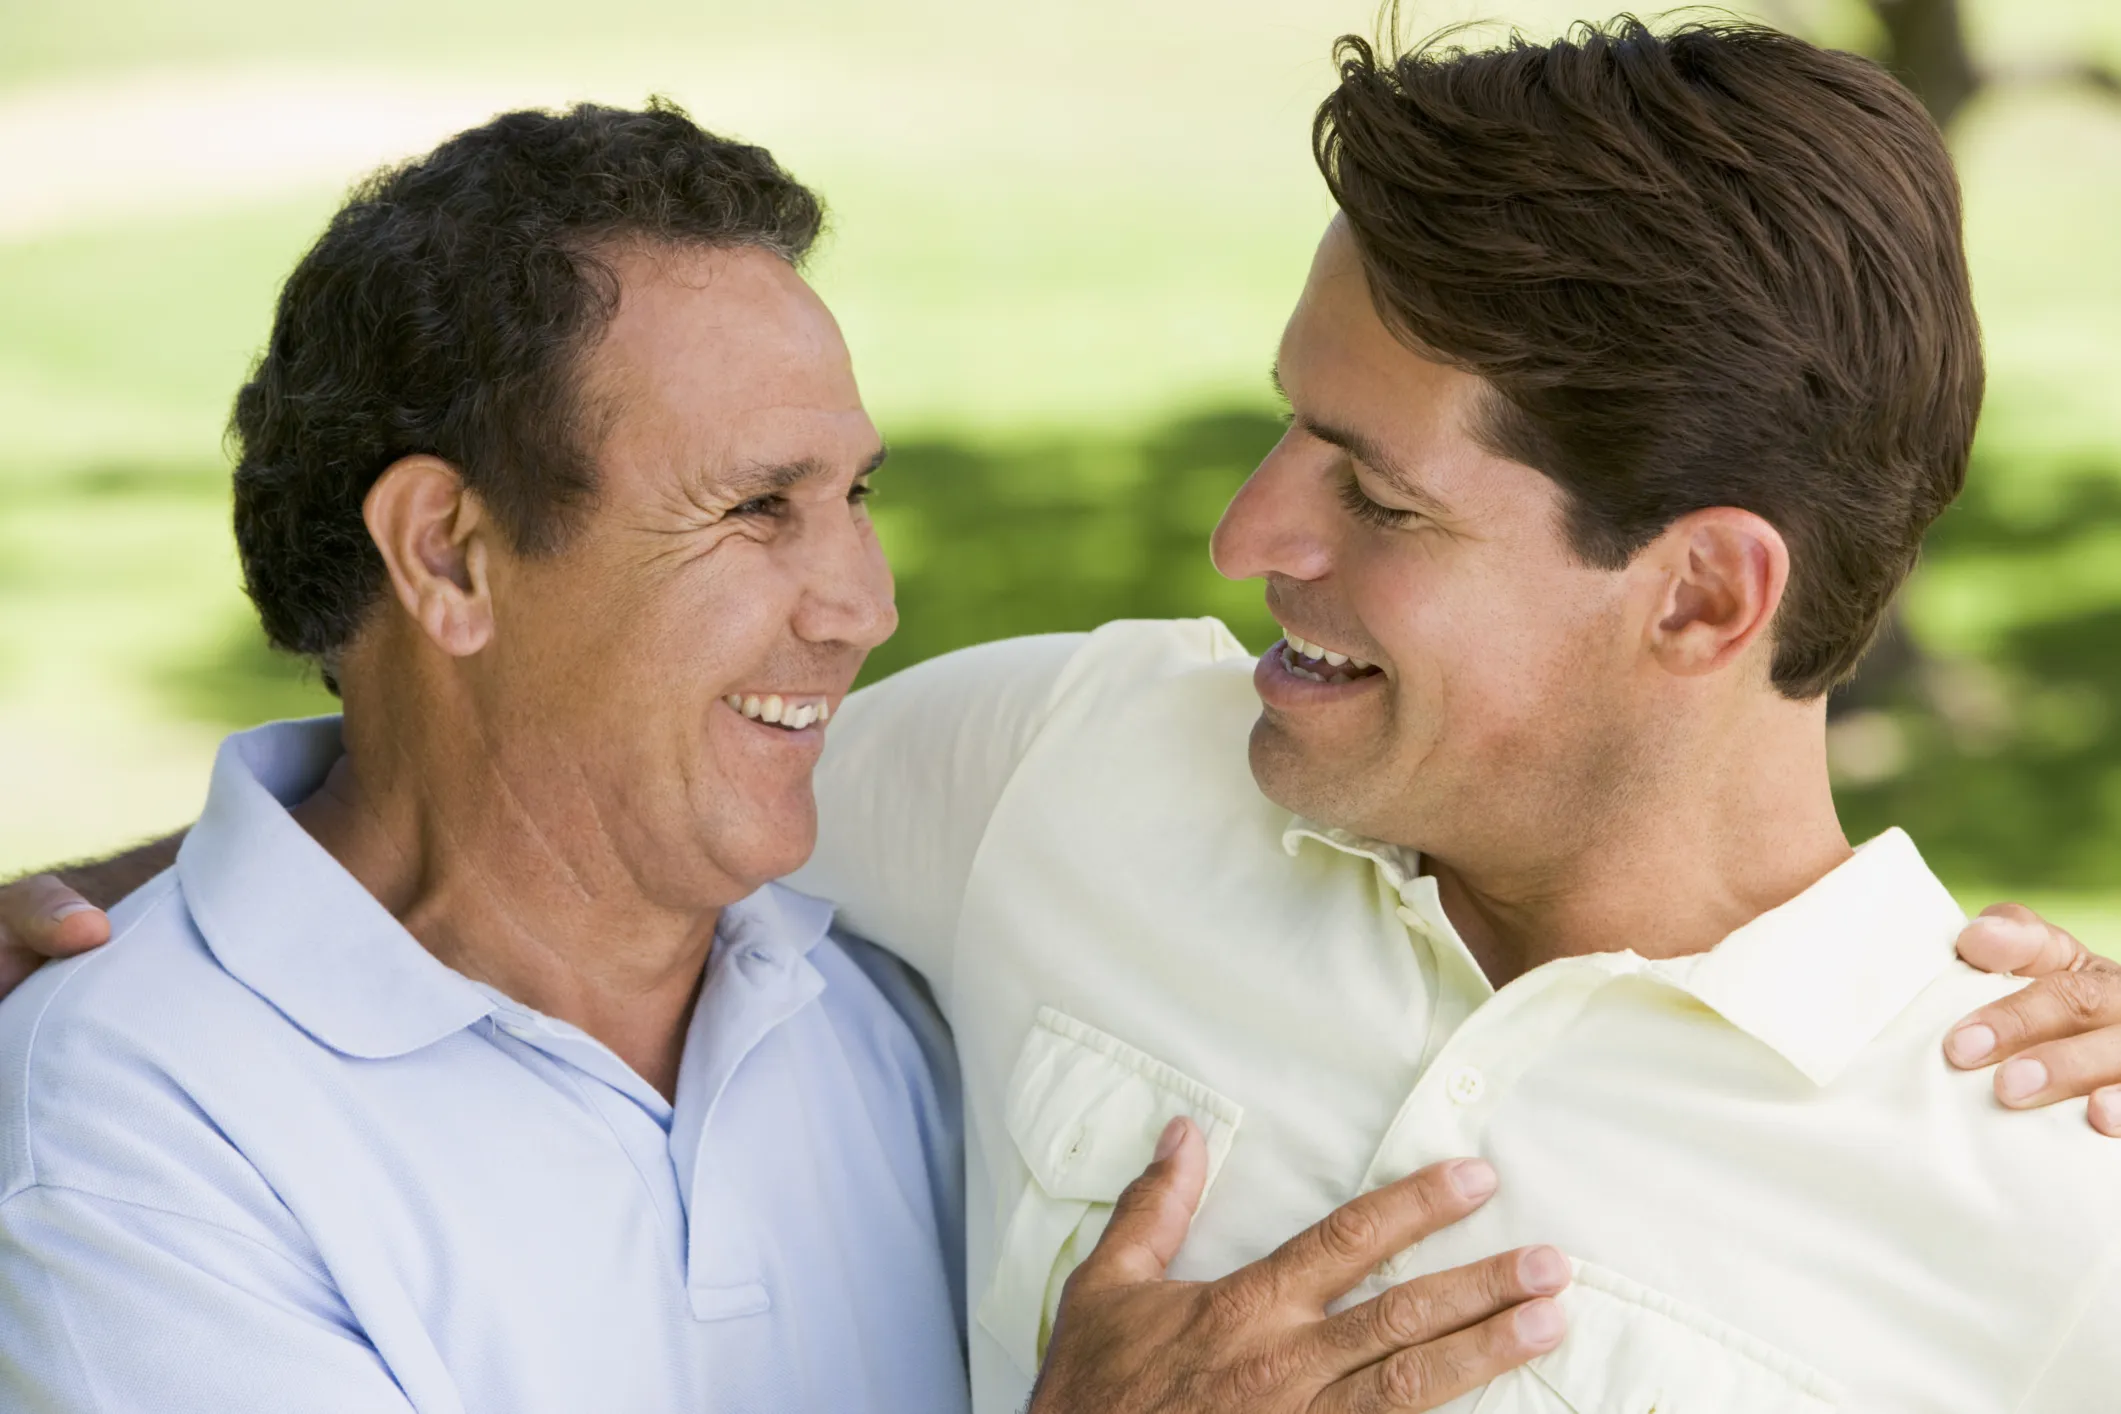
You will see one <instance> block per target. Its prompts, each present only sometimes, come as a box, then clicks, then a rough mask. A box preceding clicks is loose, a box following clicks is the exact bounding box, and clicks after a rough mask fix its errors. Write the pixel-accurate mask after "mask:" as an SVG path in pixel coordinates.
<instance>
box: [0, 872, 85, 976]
mask: <svg viewBox="0 0 2121 1414" xmlns="http://www.w3.org/2000/svg"><path fill="white" fill-rule="evenodd" d="M109 940H110V919H109V918H107V917H105V916H104V913H103V910H102V909H100V908H97V907H95V906H94V905H92V904H90V903H89V902H88V900H86V899H84V898H82V897H81V895H79V894H77V893H75V892H74V891H73V890H72V889H70V888H68V887H67V886H66V885H64V884H62V883H60V882H59V880H58V879H57V878H55V877H53V876H52V875H50V874H33V875H31V876H30V877H29V878H27V879H18V880H16V881H15V882H14V883H12V884H9V885H7V886H6V887H4V888H0V944H9V943H11V944H13V945H14V946H16V947H18V948H23V949H26V950H28V951H29V952H32V953H35V954H37V955H38V956H40V957H71V956H72V955H73V954H75V953H77V952H87V951H88V950H89V949H90V948H93V947H97V946H100V945H101V944H103V943H106V942H108V941H109Z"/></svg>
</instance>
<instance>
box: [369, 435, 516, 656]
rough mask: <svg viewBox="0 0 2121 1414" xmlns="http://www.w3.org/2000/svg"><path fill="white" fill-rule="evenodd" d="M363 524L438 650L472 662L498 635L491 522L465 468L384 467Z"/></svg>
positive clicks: (417, 460) (418, 463)
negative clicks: (489, 550)
mask: <svg viewBox="0 0 2121 1414" xmlns="http://www.w3.org/2000/svg"><path fill="white" fill-rule="evenodd" d="M361 518H362V519H363V520H365V521H366V522H367V523H368V534H369V536H370V538H372V539H373V540H374V541H375V543H376V549H377V550H378V551H379V552H380V553H381V554H382V556H383V565H384V567H385V568H386V569H388V570H389V571H390V586H391V589H392V590H393V591H394V592H395V593H396V594H397V596H398V602H399V603H400V604H402V605H404V606H405V612H406V613H408V614H410V615H411V616H412V618H413V621H414V622H415V623H417V624H419V625H420V627H421V628H422V629H423V630H425V631H426V633H427V636H428V637H429V638H430V639H432V640H433V641H434V644H435V646H436V647H437V648H440V649H441V650H442V651H443V652H444V653H447V654H449V655H450V656H451V657H455V658H466V657H469V656H471V655H472V654H474V653H476V652H478V651H479V650H480V649H481V648H484V647H485V646H486V645H487V643H488V642H490V641H491V640H492V637H493V625H494V616H493V596H492V593H491V586H490V585H489V584H488V582H487V573H486V571H487V563H486V556H487V537H488V535H489V534H490V529H489V522H488V520H487V517H486V515H485V513H484V510H483V508H482V507H481V506H480V504H479V498H478V497H477V496H475V495H473V494H472V493H471V490H470V488H469V487H467V486H465V484H464V478H463V477H462V476H461V475H459V474H458V472H457V469H456V468H455V467H453V466H451V465H450V464H449V463H448V462H446V461H443V460H442V459H441V458H440V457H433V456H428V455H426V454H424V453H421V454H417V455H414V456H409V457H400V458H398V460H396V461H394V462H392V463H391V464H390V465H389V466H388V467H386V468H384V471H383V474H382V475H381V476H379V477H377V478H376V484H375V485H374V486H372V487H370V488H369V491H368V498H367V499H366V500H365V501H363V502H362V503H361Z"/></svg>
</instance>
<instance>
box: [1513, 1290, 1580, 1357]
mask: <svg viewBox="0 0 2121 1414" xmlns="http://www.w3.org/2000/svg"><path fill="white" fill-rule="evenodd" d="M1567 1324H1568V1322H1567V1320H1566V1319H1564V1318H1563V1316H1562V1314H1561V1307H1559V1306H1557V1305H1555V1304H1554V1303H1553V1302H1551V1301H1527V1302H1526V1303H1525V1304H1524V1305H1522V1306H1520V1307H1518V1308H1517V1338H1518V1339H1519V1340H1521V1341H1523V1342H1524V1343H1525V1344H1526V1345H1529V1346H1531V1347H1532V1348H1533V1349H1534V1350H1545V1349H1547V1348H1549V1347H1550V1346H1554V1345H1558V1344H1560V1342H1561V1332H1562V1330H1563V1328H1564V1327H1566V1326H1567Z"/></svg>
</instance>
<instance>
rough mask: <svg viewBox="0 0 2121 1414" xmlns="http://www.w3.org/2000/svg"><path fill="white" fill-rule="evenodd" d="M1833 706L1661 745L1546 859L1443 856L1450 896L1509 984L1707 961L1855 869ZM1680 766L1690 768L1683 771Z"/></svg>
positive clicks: (1489, 967) (1458, 920)
mask: <svg viewBox="0 0 2121 1414" xmlns="http://www.w3.org/2000/svg"><path fill="white" fill-rule="evenodd" d="M1825 713H1826V709H1825V705H1824V703H1823V702H1810V703H1796V702H1789V701H1786V700H1784V699H1782V698H1779V697H1776V698H1773V699H1771V700H1768V701H1765V702H1761V701H1754V702H1752V703H1750V704H1748V705H1747V706H1745V707H1744V708H1742V709H1740V710H1739V711H1738V712H1736V713H1734V714H1732V715H1733V717H1735V720H1733V719H1729V718H1727V719H1725V720H1723V721H1721V722H1719V723H1717V724H1715V727H1716V729H1714V730H1706V731H1702V732H1701V734H1700V736H1699V737H1698V738H1697V739H1696V740H1695V741H1694V742H1692V743H1691V746H1692V749H1691V750H1685V749H1678V750H1675V749H1674V748H1675V747H1679V745H1680V744H1679V743H1675V742H1672V741H1670V740H1669V739H1667V740H1665V741H1664V742H1662V743H1661V744H1660V751H1659V759H1660V761H1662V762H1665V763H1667V764H1666V765H1665V766H1664V767H1663V768H1662V769H1658V770H1653V771H1649V772H1645V773H1643V776H1642V777H1641V778H1640V779H1639V781H1638V782H1637V787H1638V788H1636V789H1632V790H1629V791H1626V792H1624V793H1622V795H1623V801H1622V803H1621V804H1619V805H1617V806H1614V807H1612V808H1611V809H1610V810H1608V811H1606V812H1602V813H1598V812H1585V813H1583V814H1582V815H1579V816H1577V817H1575V819H1576V823H1575V827H1574V828H1573V829H1572V831H1571V840H1570V842H1569V843H1568V844H1567V845H1565V846H1562V847H1559V848H1557V849H1555V850H1553V851H1551V852H1549V853H1548V854H1546V855H1545V857H1542V858H1537V859H1535V860H1532V861H1530V862H1527V861H1526V860H1525V859H1524V858H1522V857H1519V858H1517V859H1507V860H1505V859H1494V858H1490V859H1473V858H1452V859H1443V858H1430V859H1428V860H1427V867H1428V870H1429V872H1430V873H1432V874H1434V875H1435V876H1436V883H1437V893H1438V896H1439V898H1440V900H1441V902H1442V904H1443V907H1444V910H1445V912H1446V913H1447V914H1448V916H1449V917H1450V919H1451V922H1452V925H1453V926H1454V927H1456V928H1457V929H1458V932H1459V935H1460V936H1461V937H1462V938H1463V939H1464V940H1465V942H1466V945H1467V947H1468V949H1469V950H1470V951H1471V952H1472V954H1473V956H1474V958H1475V959H1476V960H1477V961H1478V962H1479V963H1480V965H1481V967H1482V969H1483V970H1484V971H1485V972H1486V973H1487V975H1488V979H1489V980H1490V981H1491V982H1492V983H1493V984H1494V985H1496V986H1498V987H1500V986H1502V985H1504V984H1506V983H1507V982H1509V981H1510V980H1512V979H1513V978H1515V977H1517V976H1519V975H1520V974H1522V973H1524V972H1526V971H1528V970H1530V969H1531V968H1534V967H1537V966H1539V965H1541V964H1542V963H1546V962H1552V961H1554V960H1556V959H1558V958H1563V957H1576V956H1582V955H1585V954H1589V953H1600V952H1619V951H1623V950H1631V951H1633V952H1636V953H1638V954H1641V955H1642V956H1645V957H1678V956H1683V955H1685V954H1688V953H1697V952H1705V951H1707V950H1708V949H1710V948H1712V947H1714V946H1715V945H1716V944H1717V943H1718V942H1720V941H1722V940H1723V939H1724V938H1725V937H1727V936H1729V935H1730V934H1731V933H1732V932H1734V931H1735V930H1737V929H1738V928H1739V927H1741V926H1743V925H1744V924H1746V923H1748V922H1750V921H1751V920H1752V919H1754V918H1757V917H1759V916H1760V915H1761V914H1762V913H1765V912H1767V911H1768V910H1769V909H1772V908H1775V907H1777V906H1779V905H1781V904H1784V903H1787V902H1788V901H1789V900H1791V899H1792V898H1795V897H1796V896H1797V895H1798V894H1800V893H1802V892H1804V891H1805V890H1806V889H1808V888H1810V887H1811V886H1812V885H1813V884H1815V883H1817V882H1818V881H1819V880H1820V879H1821V878H1822V877H1824V876H1825V875H1826V874H1827V873H1829V872H1830V871H1832V870H1833V869H1834V868H1835V867H1837V866H1838V865H1840V864H1841V863H1842V862H1843V861H1845V860H1846V859H1848V857H1849V855H1850V853H1851V850H1850V849H1849V844H1848V839H1847V837H1846V836H1845V835H1844V834H1843V833H1842V830H1841V824H1840V821H1839V819H1838V818H1837V816H1836V815H1835V812H1834V800H1833V792H1832V789H1831V786H1830V784H1829V780H1828V775H1827V766H1826V738H1825ZM1675 763H1676V764H1675Z"/></svg>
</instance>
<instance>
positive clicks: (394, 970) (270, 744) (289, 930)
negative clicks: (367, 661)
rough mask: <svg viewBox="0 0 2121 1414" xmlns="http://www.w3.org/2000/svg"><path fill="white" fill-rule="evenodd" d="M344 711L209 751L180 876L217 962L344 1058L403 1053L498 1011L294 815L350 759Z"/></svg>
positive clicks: (247, 735)
mask: <svg viewBox="0 0 2121 1414" xmlns="http://www.w3.org/2000/svg"><path fill="white" fill-rule="evenodd" d="M342 752H343V748H342V746H341V745H340V741H339V719H338V718H337V717H319V718H315V719H312V720H309V721H302V722H275V723H273V724H271V725H269V726H263V727H258V728H256V729H255V730H252V731H247V732H238V733H237V734H236V735H234V736H231V737H229V738H228V739H227V740H226V741H224V742H222V743H221V750H220V752H219V754H218V755H216V756H215V758H214V770H213V781H212V785H211V786H210V787H209V788H208V791H207V797H206V809H205V811H204V813H202V814H201V815H200V817H199V823H198V824H196V825H194V826H193V827H192V829H191V833H190V834H189V835H187V836H186V837H185V840H184V844H183V847H182V848H181V849H179V850H178V852H177V877H178V880H179V882H180V883H181V884H182V886H183V889H184V899H185V903H186V904H187V905H188V906H189V908H190V910H191V914H192V918H193V921H194V922H196V923H197V925H198V928H199V931H200V933H201V934H202V935H204V937H205V939H206V945H207V947H208V948H210V949H211V950H212V952H213V955H214V958H215V960H216V961H218V962H219V963H220V964H221V966H222V967H224V968H226V969H227V970H228V972H229V973H230V974H231V975H232V976H234V977H235V978H236V979H237V980H238V981H240V982H242V983H243V984H244V985H245V986H246V987H249V988H250V989H251V990H252V991H253V992H256V993H257V994H258V995H259V996H261V997H263V998H265V1000H266V1001H268V1002H271V1003H272V1004H273V1006H274V1007H276V1008H278V1009H279V1011H280V1012H281V1013H282V1014H283V1015H285V1016H286V1017H287V1018H288V1019H289V1020H290V1021H292V1022H294V1023H295V1024H296V1025H297V1026H299V1027H301V1028H302V1029H303V1030H304V1031H307V1032H308V1033H309V1034H310V1035H311V1036H313V1037H315V1038H316V1039H317V1040H319V1041H321V1042H323V1043H324V1044H325V1045H327V1046H329V1047H331V1048H332V1049H333V1050H335V1051H338V1052H341V1053H342V1054H345V1055H349V1056H355V1057H359V1058H360V1059H363V1060H383V1059H388V1058H390V1057H394V1056H402V1055H407V1054H410V1053H411V1052H413V1051H416V1050H419V1049H420V1048H422V1047H424V1046H430V1045H433V1044H434V1043H435V1042H436V1041H439V1040H441V1039H442V1038H443V1037H445V1036H448V1035H450V1034H452V1033H453V1032H457V1031H461V1030H462V1029H464V1028H465V1027H466V1026H469V1025H471V1024H472V1023H473V1022H475V1021H477V1020H479V1019H480V1018H481V1017H483V1016H486V1015H487V1014H488V1013H490V1012H491V1011H492V1010H493V1006H494V1004H493V1002H492V1000H491V999H490V998H488V997H487V996H486V995H485V994H483V993H482V992H481V991H480V990H479V989H478V988H477V987H475V986H474V985H473V984H472V983H471V981H470V980H469V979H468V978H466V977H464V976H463V975H462V974H460V973H457V972H455V971H453V970H451V969H450V968H448V967H446V966H444V965H443V964H442V963H441V962H440V961H439V960H437V959H436V958H435V956H434V955H433V954H432V953H430V952H428V951H427V949H425V948H423V947H421V946H420V944H419V942H418V940H417V939H415V938H414V937H413V936H412V934H410V933H408V932H406V931H405V929H404V927H403V925H401V924H400V923H399V922H398V920H397V919H395V918H393V917H392V916H391V915H390V912H389V910H388V909H386V908H384V907H383V905H382V904H380V903H378V902H377V901H376V899H375V897H374V896H373V895H372V894H370V893H369V892H368V891H367V890H366V889H364V888H362V887H361V885H360V884H359V883H358V882H357V881H356V880H355V879H354V877H353V875H351V874H349V873H347V872H346V870H345V869H344V868H343V867H341V866H340V864H339V862H338V861H337V860H335V859H333V858H332V857H331V855H330V854H328V853H326V852H325V850H324V847H323V846H322V845H320V844H318V843H317V842H316V840H315V839H313V838H311V836H310V835H309V832H308V831H306V830H304V829H303V828H302V827H301V826H300V825H299V824H297V823H296V822H295V819H294V817H293V816H292V815H290V814H289V813H288V810H289V808H290V807H291V806H293V805H295V804H297V803H299V802H300V801H302V800H303V799H305V798H306V797H307V796H309V795H310V794H311V793H312V792H314V791H315V790H316V788H317V787H318V786H319V785H321V784H322V783H323V780H324V777H325V775H326V773H327V772H329V771H330V769H331V766H332V763H333V762H334V761H336V760H337V759H338V758H339V756H340V755H341V754H342Z"/></svg>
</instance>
